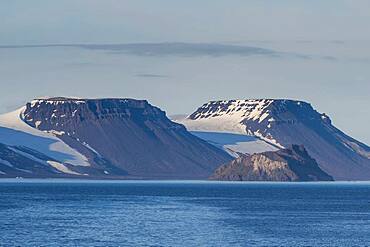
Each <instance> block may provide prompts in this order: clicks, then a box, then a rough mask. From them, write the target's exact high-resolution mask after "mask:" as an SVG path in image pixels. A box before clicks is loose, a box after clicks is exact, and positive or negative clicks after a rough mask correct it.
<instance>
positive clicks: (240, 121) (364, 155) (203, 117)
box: [177, 99, 370, 180]
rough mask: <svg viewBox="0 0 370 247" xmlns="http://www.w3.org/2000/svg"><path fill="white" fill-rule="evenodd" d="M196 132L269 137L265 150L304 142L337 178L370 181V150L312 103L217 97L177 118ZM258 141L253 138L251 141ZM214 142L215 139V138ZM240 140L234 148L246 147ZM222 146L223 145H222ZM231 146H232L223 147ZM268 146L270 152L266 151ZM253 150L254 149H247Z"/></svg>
mask: <svg viewBox="0 0 370 247" xmlns="http://www.w3.org/2000/svg"><path fill="white" fill-rule="evenodd" d="M177 121H178V122H179V123H182V124H184V125H185V126H186V128H187V129H188V130H190V131H192V132H193V133H195V134H196V133H197V132H208V133H210V134H209V135H208V136H206V138H204V139H206V140H211V139H212V138H210V136H211V133H228V134H236V135H246V136H249V137H255V138H256V140H258V141H263V142H262V143H264V144H263V146H261V145H260V143H261V142H260V143H256V142H255V141H254V142H255V144H257V145H258V148H259V151H273V150H269V149H270V148H271V147H273V148H278V149H283V148H286V147H289V146H290V145H293V144H298V145H304V146H305V148H306V149H307V150H308V152H309V153H310V155H312V156H313V157H314V158H315V159H316V160H317V161H318V163H319V165H320V167H321V168H322V169H323V170H324V171H325V172H327V173H328V174H330V175H332V176H333V177H334V178H335V179H336V180H368V179H370V159H369V157H370V148H369V147H368V146H366V145H365V144H363V143H361V142H359V141H356V140H354V139H353V138H351V137H349V136H348V135H346V134H344V133H343V132H342V131H340V130H339V129H337V128H336V127H335V126H333V125H332V122H331V120H330V118H329V117H328V116H327V115H326V114H325V113H319V112H317V111H316V110H315V109H314V108H313V107H312V106H311V104H309V103H307V102H303V101H296V100H286V99H246V100H221V101H211V102H208V103H206V104H204V105H202V106H201V107H199V108H198V109H197V110H196V111H195V112H194V113H192V114H191V115H189V116H188V117H187V118H185V119H183V120H177ZM251 141H252V143H253V140H251ZM211 143H212V140H211ZM241 143H248V141H244V142H237V145H236V146H234V147H231V149H233V148H234V150H233V151H236V152H238V150H239V151H240V146H241V145H240V144H241ZM217 145H218V144H217ZM222 146H223V147H224V148H225V149H230V146H227V145H222ZM264 147H265V150H263V149H264ZM243 151H244V152H245V153H249V154H253V153H255V151H254V150H253V149H250V150H248V149H247V148H246V149H244V150H243Z"/></svg>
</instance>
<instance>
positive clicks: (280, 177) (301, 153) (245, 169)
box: [211, 145, 333, 181]
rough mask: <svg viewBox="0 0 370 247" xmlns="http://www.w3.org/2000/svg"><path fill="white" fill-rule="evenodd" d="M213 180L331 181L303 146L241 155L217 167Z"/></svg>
mask: <svg viewBox="0 0 370 247" xmlns="http://www.w3.org/2000/svg"><path fill="white" fill-rule="evenodd" d="M211 179H213V180H226V181H332V180H333V178H332V177H331V176H330V175H328V174H327V173H325V172H324V171H322V170H321V169H320V167H319V166H318V164H317V162H316V161H315V160H314V159H313V158H311V157H310V156H309V154H308V153H307V151H306V149H305V148H304V147H303V146H298V145H292V147H290V148H289V149H282V150H279V151H275V152H264V153H258V154H253V155H243V156H241V157H239V158H237V159H235V160H233V161H232V162H230V163H228V164H226V165H224V166H221V167H220V168H218V169H217V170H216V171H215V173H214V174H213V176H212V177H211Z"/></svg>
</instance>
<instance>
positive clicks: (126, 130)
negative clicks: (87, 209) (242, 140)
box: [0, 98, 231, 179]
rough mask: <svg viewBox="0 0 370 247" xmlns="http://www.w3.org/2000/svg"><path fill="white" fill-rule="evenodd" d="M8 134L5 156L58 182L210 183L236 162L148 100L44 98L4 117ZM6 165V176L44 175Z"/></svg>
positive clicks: (1, 127)
mask: <svg viewBox="0 0 370 247" xmlns="http://www.w3.org/2000/svg"><path fill="white" fill-rule="evenodd" d="M1 133H3V135H2V136H3V137H4V138H1V137H0V143H2V144H3V145H4V150H5V149H9V148H10V150H13V152H16V153H17V154H18V155H23V157H25V158H28V159H31V160H33V161H34V163H33V164H31V166H32V167H34V166H44V167H45V169H48V170H50V171H51V173H53V171H54V173H55V174H56V176H65V175H68V176H82V177H88V176H91V177H107V178H110V177H130V178H183V179H185V178H187V179H193V178H206V177H208V176H209V175H210V174H211V173H212V171H213V170H214V169H216V168H217V167H218V166H219V165H220V164H222V163H224V162H227V161H229V160H231V157H230V156H229V155H228V154H227V153H226V152H224V151H223V150H220V149H218V148H216V147H214V146H213V145H210V144H208V143H207V142H206V141H204V140H202V139H199V138H197V137H195V136H193V135H192V134H190V133H189V132H188V131H187V130H186V129H185V127H184V126H183V125H180V124H177V123H174V122H172V121H171V120H169V119H168V118H167V117H166V114H165V112H164V111H162V110H160V109H159V108H157V107H154V106H152V105H150V104H149V103H148V102H147V101H145V100H134V99H73V98H48V99H36V100H33V101H31V102H30V103H27V105H26V106H25V107H23V108H22V109H19V110H18V111H16V112H14V113H10V114H6V115H3V116H0V134H1ZM5 135H7V138H5ZM0 158H1V160H0V170H1V171H2V169H1V168H2V167H5V166H6V167H7V171H8V172H5V171H3V173H4V174H0V176H1V175H3V176H7V175H8V174H12V176H15V174H17V171H16V170H17V169H22V170H28V171H29V172H27V173H26V175H27V176H28V177H33V176H35V177H37V176H39V175H40V173H34V172H33V170H32V169H31V168H30V167H28V166H27V165H28V164H30V163H31V162H21V163H22V164H19V162H17V160H16V159H14V155H13V154H9V155H5V156H2V157H0ZM4 163H6V164H5V165H4ZM36 163H37V164H36ZM9 164H10V165H9ZM11 167H13V168H14V169H13V170H14V171H12V172H11V173H10V171H9V168H11ZM50 171H49V172H48V174H49V173H50ZM48 174H47V175H48ZM19 176H25V174H24V172H23V173H19Z"/></svg>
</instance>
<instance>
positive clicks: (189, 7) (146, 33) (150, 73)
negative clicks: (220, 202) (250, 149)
mask: <svg viewBox="0 0 370 247" xmlns="http://www.w3.org/2000/svg"><path fill="white" fill-rule="evenodd" d="M369 9H370V1H368V0H356V1H353V0H320V1H319V0H279V1H276V0H186V1H184V0H182V1H180V0H156V1H149V0H104V1H103V0H63V1H50V0H33V1H28V0H22V1H21V0H1V1H0V16H1V21H0V85H1V90H0V113H2V112H6V111H10V110H13V109H15V108H17V107H19V106H20V105H22V104H24V103H25V102H27V101H29V100H30V99H32V98H35V97H40V96H48V95H50V96H60V95H62V96H78V97H129V98H141V99H148V100H149V101H150V102H151V103H152V104H154V105H156V106H159V107H160V108H161V109H163V110H166V111H167V113H168V114H187V113H191V112H192V111H194V110H195V109H196V108H197V107H198V106H200V105H202V104H203V103H205V102H206V101H209V100H217V99H235V98H239V99H244V98H292V99H300V100H305V101H309V102H310V103H312V104H313V106H314V107H315V108H316V109H317V110H318V111H320V112H325V113H327V114H328V115H330V116H331V118H332V119H333V122H334V124H335V125H336V126H338V127H339V128H340V129H342V130H344V131H345V132H346V133H348V134H350V135H352V136H354V137H355V138H357V139H359V140H360V141H363V142H365V143H367V144H370V131H369V130H368V125H369V123H370V114H369V110H368V108H367V106H369V105H370V71H369V69H368V68H369V67H370V66H369V65H370V42H369V41H370V32H368V31H367V29H368V23H370V15H369V11H368V10H369Z"/></svg>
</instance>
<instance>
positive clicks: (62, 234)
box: [0, 180, 370, 246]
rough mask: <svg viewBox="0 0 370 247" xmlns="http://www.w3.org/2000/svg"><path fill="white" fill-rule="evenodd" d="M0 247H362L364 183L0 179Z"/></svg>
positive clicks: (369, 219)
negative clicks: (20, 180)
mask: <svg viewBox="0 0 370 247" xmlns="http://www.w3.org/2000/svg"><path fill="white" fill-rule="evenodd" d="M0 243H1V244H0V246H369V245H370V183H317V184H315V183H311V184H310V183H301V184H297V183H292V184H286V183H281V184H280V183H212V182H149V181H146V182H133V181H132V182H112V181H110V182H92V181H87V182H81V181H51V180H46V181H32V182H30V181H23V182H15V180H10V181H9V180H7V181H2V182H1V181H0Z"/></svg>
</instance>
